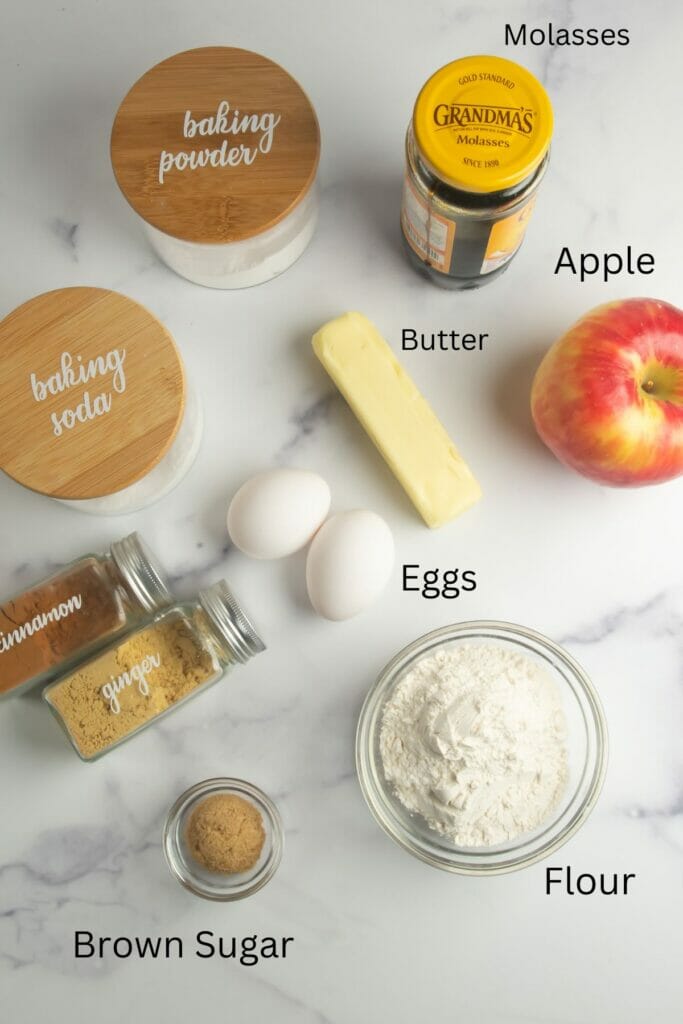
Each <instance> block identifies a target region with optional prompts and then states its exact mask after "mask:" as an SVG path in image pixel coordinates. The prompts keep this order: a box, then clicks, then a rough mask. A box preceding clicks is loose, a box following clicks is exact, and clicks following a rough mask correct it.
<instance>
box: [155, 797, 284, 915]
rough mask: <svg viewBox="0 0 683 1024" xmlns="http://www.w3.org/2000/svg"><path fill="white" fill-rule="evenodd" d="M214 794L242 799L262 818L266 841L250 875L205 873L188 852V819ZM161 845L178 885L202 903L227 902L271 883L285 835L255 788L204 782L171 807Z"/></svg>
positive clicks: (274, 812)
mask: <svg viewBox="0 0 683 1024" xmlns="http://www.w3.org/2000/svg"><path fill="white" fill-rule="evenodd" d="M216 793H228V794H230V795H233V796H239V797H242V799H244V800H248V801H249V803H251V804H253V805H254V807H256V809H257V810H258V811H259V812H260V814H261V817H262V819H263V827H264V829H265V833H266V839H265V842H264V844H263V850H262V851H261V856H260V857H259V859H258V861H257V862H256V864H255V865H254V867H253V868H251V869H250V870H249V871H243V872H240V873H239V874H230V875H228V874H222V873H218V872H215V871H207V870H206V868H204V867H202V865H201V864H198V863H197V861H195V859H194V858H193V857H192V855H191V854H190V852H189V850H188V849H187V843H186V841H185V830H186V827H187V822H188V819H189V816H190V815H191V814H192V811H193V810H194V808H195V807H196V806H197V804H198V803H200V801H202V800H204V799H206V797H207V796H214V795H215V794H216ZM163 843H164V854H165V855H166V861H167V863H168V866H169V868H170V870H171V874H172V875H173V876H174V878H176V879H177V880H178V881H179V882H180V884H181V885H183V886H185V888H186V889H189V891H190V892H192V893H194V895H195V896H201V897H202V898H203V899H206V900H216V901H219V902H220V901H222V902H228V901H231V900H241V899H244V897H245V896H251V895H252V894H253V893H255V892H258V890H259V889H262V888H263V886H264V885H265V884H266V882H269V881H270V879H271V878H272V877H273V875H274V874H275V872H276V871H277V869H278V866H279V864H280V860H281V858H282V848H283V845H284V831H283V828H282V819H281V818H280V813H279V811H278V809H277V807H276V806H275V804H274V803H273V801H272V800H271V799H270V798H269V797H267V796H266V794H265V793H263V792H262V791H261V790H260V789H258V788H257V787H256V786H252V785H251V784H250V783H249V782H244V781H243V780H242V779H207V780H206V781H205V782H199V783H197V785H196V786H192V787H191V788H190V789H188V790H186V791H185V792H184V793H183V794H182V796H180V797H178V799H177V800H176V802H175V803H174V804H173V807H172V808H171V810H170V811H169V812H168V817H167V818H166V824H165V826H164V839H163Z"/></svg>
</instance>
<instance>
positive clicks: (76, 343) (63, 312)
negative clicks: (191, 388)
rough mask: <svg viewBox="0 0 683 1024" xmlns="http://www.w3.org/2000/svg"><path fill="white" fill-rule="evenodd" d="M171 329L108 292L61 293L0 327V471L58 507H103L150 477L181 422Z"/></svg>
mask: <svg viewBox="0 0 683 1024" xmlns="http://www.w3.org/2000/svg"><path fill="white" fill-rule="evenodd" d="M184 407H185V375H184V371H183V364H182V361H181V359H180V355H179V353H178V350H177V349H176V346H175V344H174V341H173V338H172V337H171V335H170V334H169V332H168V331H167V330H166V328H165V327H164V326H163V325H162V324H161V323H159V321H158V320H157V319H156V318H155V317H154V316H152V314H151V313H150V312H149V311H148V310H146V309H145V308H144V307H143V306H139V305H138V303H137V302H133V301H132V299H128V298H126V297H125V295H119V294H118V293H117V292H111V291H106V290H105V289H102V288H60V289H58V290H57V291H53V292H46V293H45V294H44V295H38V296H37V297H36V298H34V299H31V300H30V301H29V302H26V303H24V305H23V306H19V308H18V309H15V310H14V312H13V313H10V315H9V316H8V317H6V318H5V319H4V320H3V321H2V322H1V323H0V469H2V470H4V472H5V473H7V474H8V475H9V476H11V477H12V478H13V479H14V480H16V481H17V482H18V483H20V484H23V485H24V486H25V487H29V488H31V490H33V491H39V492H40V493H41V494H48V495H50V496H51V497H54V498H67V499H71V500H79V499H86V498H100V497H103V496H104V495H109V494H114V493H116V492H117V491H120V490H123V488H125V487H128V486H130V484H133V483H135V481H136V480H140V479H141V478H142V477H144V476H146V475H147V473H149V471H150V470H151V469H153V468H154V466H155V465H156V464H157V463H158V462H159V460H160V459H161V458H163V456H164V455H165V454H166V452H167V451H168V449H169V448H170V446H171V444H172V442H173V439H174V437H175V435H176V433H177V431H178V428H179V426H180V423H181V421H182V418H183V412H184Z"/></svg>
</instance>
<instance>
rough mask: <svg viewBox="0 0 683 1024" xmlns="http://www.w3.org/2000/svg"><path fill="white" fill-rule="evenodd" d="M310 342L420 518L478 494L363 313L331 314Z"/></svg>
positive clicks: (432, 522)
mask: <svg viewBox="0 0 683 1024" xmlns="http://www.w3.org/2000/svg"><path fill="white" fill-rule="evenodd" d="M313 348H314V350H315V354H316V355H317V357H318V359H319V360H320V362H321V363H322V364H323V366H324V367H325V369H326V370H327V372H328V373H329V375H330V377H331V378H332V380H333V381H334V382H335V384H336V385H337V387H338V388H339V390H340V391H341V393H342V395H343V396H344V398H345V399H346V401H347V402H348V403H349V405H350V406H351V408H352V409H353V411H354V413H355V414H356V416H357V418H358V420H359V421H360V423H361V424H362V426H363V427H364V428H365V430H366V431H367V433H368V435H369V436H370V438H371V439H372V441H374V443H375V445H376V446H377V448H378V449H379V451H380V453H381V455H382V456H383V457H384V459H385V461H386V462H387V464H388V466H389V468H390V469H391V471H392V472H393V474H394V476H395V477H396V479H397V480H398V481H399V483H400V484H401V486H402V487H403V489H404V490H405V492H406V494H407V495H408V497H409V498H410V500H411V501H412V503H413V505H414V506H415V508H416V509H417V510H418V512H419V513H420V515H421V516H422V518H423V519H424V521H425V522H426V523H427V526H431V527H436V526H442V525H443V524H444V523H447V522H448V521H449V520H450V519H453V518H454V517H455V516H458V515H460V513H461V512H464V511H465V509H467V508H469V507H470V505H473V504H474V503H475V501H478V500H479V498H480V497H481V489H480V487H479V484H478V483H477V481H476V480H475V479H474V477H473V476H472V473H471V471H470V469H469V467H468V466H467V464H466V463H465V461H464V460H463V459H462V458H461V457H460V455H459V453H458V450H457V448H456V447H455V445H454V444H453V442H452V441H451V439H450V437H449V436H448V434H447V433H446V430H445V428H444V427H443V425H442V424H441V423H440V421H439V420H438V419H437V418H436V416H435V414H434V412H433V410H432V408H431V406H430V405H429V403H428V402H426V401H425V399H424V398H423V397H422V395H421V394H420V392H419V391H418V390H417V388H416V387H415V385H414V384H413V382H412V380H411V379H410V377H409V376H408V374H407V373H406V372H405V370H404V369H403V367H402V366H401V364H400V363H399V361H398V360H397V359H396V357H395V356H394V354H393V352H392V351H391V349H390V348H389V346H388V345H387V343H386V341H385V340H384V338H383V337H382V335H381V334H380V333H379V331H378V330H377V328H376V327H375V326H374V325H373V324H371V323H370V321H369V320H368V319H367V317H364V316H363V315H362V313H345V314H344V315H343V316H340V317H337V319H336V320H331V321H330V322H329V323H328V324H325V325H324V327H321V328H320V330H319V331H318V332H317V334H315V335H314V337H313Z"/></svg>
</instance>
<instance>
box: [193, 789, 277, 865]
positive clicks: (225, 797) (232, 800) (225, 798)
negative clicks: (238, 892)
mask: <svg viewBox="0 0 683 1024" xmlns="http://www.w3.org/2000/svg"><path fill="white" fill-rule="evenodd" d="M265 839H266V833H265V829H264V827H263V818H262V817H261V813H260V811H259V810H258V809H257V808H256V807H254V805H253V804H252V803H250V802H249V801H248V800H245V799H244V798H243V797H241V796H237V795H236V794H233V793H216V794H214V795H213V796H208V797H206V799H205V800H202V801H201V802H200V803H199V804H197V806H196V807H195V809H194V810H193V812H192V814H191V815H190V820H189V821H188V823H187V829H186V832H185V841H186V843H187V846H188V849H189V851H190V854H191V855H192V857H193V858H194V860H196V861H197V863H198V864H201V866H202V867H204V868H206V869H207V870H208V871H214V872H216V873H218V874H224V875H234V874H237V873H238V872H240V871H249V870H250V868H253V866H254V865H255V864H256V862H257V861H258V859H259V857H260V856H261V851H262V849H263V844H264V842H265Z"/></svg>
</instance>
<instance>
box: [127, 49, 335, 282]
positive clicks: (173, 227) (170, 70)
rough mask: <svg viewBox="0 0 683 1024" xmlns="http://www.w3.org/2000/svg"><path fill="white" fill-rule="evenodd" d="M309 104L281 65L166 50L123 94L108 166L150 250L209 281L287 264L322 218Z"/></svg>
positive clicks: (257, 278)
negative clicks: (165, 55)
mask: <svg viewBox="0 0 683 1024" xmlns="http://www.w3.org/2000/svg"><path fill="white" fill-rule="evenodd" d="M319 157H320V131H319V127H318V119H317V117H316V114H315V110H314V109H313V106H312V104H311V101H310V100H309V98H308V96H307V95H306V93H305V92H304V91H303V89H302V88H301V86H300V85H299V83H298V82H297V81H295V79H294V78H292V76H291V75H290V74H288V72H287V71H285V69H284V68H282V67H280V66H279V64H275V63H274V62H273V61H272V60H268V58H267V57H263V56H261V54H258V53H251V52H250V51H248V50H241V49H237V48H235V47H228V46H207V47H201V48H198V49H195V50H188V51H186V52H184V53H177V54H175V56H173V57H169V58H168V59H167V60H164V61H162V62H161V63H160V64H157V65H156V66H155V67H153V68H151V69H150V70H149V71H147V72H146V73H145V74H144V75H143V76H142V77H141V78H140V79H139V80H138V81H137V82H136V83H135V84H134V85H133V87H132V88H131V89H130V91H129V92H128V95H127V96H125V98H124V99H123V102H122V103H121V105H120V107H119V109H118V111H117V114H116V118H115V120H114V125H113V128H112V135H111V160H112V168H113V171H114V175H115V177H116V180H117V182H118V185H119V187H120V189H121V192H122V193H123V195H124V197H125V198H126V200H127V201H128V203H129V204H130V206H131V207H132V208H133V210H134V211H135V213H136V214H137V216H138V217H139V218H140V220H141V221H142V224H143V227H144V230H145V233H146V235H147V237H148V239H149V241H150V242H151V244H152V247H153V248H154V250H155V252H156V253H157V255H158V256H159V257H160V258H161V259H162V260H163V262H164V263H165V264H166V265H167V266H168V267H170V268H171V270H174V271H175V272H176V273H177V274H180V276H181V277H184V278H186V279H187V280H188V281H192V282H194V283H195V284H200V285H204V286H205V287H209V288H249V287H252V286H253V285H257V284H261V283H263V282H264V281H269V280H270V279H271V278H273V277H276V276H277V275H278V274H281V273H282V272H283V271H285V270H287V268H288V267H290V266H291V265H292V264H293V263H294V262H295V261H296V260H298V258H299V256H301V254H302V253H303V252H304V250H305V249H306V247H307V246H308V244H309V242H310V241H311V239H312V237H313V232H314V230H315V225H316V221H317V211H318V196H317V188H316V179H317V171H318V161H319Z"/></svg>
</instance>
